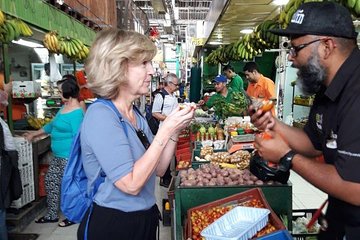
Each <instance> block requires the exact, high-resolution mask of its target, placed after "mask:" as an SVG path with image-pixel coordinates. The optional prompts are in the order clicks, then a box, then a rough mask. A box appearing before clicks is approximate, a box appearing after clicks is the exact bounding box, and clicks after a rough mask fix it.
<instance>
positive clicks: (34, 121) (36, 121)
mask: <svg viewBox="0 0 360 240" xmlns="http://www.w3.org/2000/svg"><path fill="white" fill-rule="evenodd" d="M26 121H27V122H28V124H29V125H30V127H32V128H34V129H36V130H38V129H40V128H42V127H43V126H44V125H46V124H47V123H49V122H51V118H48V117H46V118H36V117H34V116H31V115H28V116H27V117H26Z"/></svg>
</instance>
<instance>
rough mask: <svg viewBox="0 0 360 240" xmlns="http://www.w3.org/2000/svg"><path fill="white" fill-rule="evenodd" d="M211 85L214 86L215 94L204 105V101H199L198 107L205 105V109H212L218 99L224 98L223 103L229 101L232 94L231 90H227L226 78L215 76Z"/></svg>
mask: <svg viewBox="0 0 360 240" xmlns="http://www.w3.org/2000/svg"><path fill="white" fill-rule="evenodd" d="M213 83H214V85H215V91H216V93H215V94H214V95H212V96H211V97H210V98H209V100H207V101H206V103H205V101H204V100H200V101H199V104H200V105H205V106H206V107H207V108H211V107H213V106H214V105H215V103H216V102H217V101H218V100H219V99H223V98H224V99H225V102H230V101H231V94H232V92H233V89H231V88H227V86H226V83H227V78H226V77H225V76H224V75H217V76H216V77H215V79H214V81H213Z"/></svg>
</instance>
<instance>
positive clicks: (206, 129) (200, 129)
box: [190, 123, 225, 141]
mask: <svg viewBox="0 0 360 240" xmlns="http://www.w3.org/2000/svg"><path fill="white" fill-rule="evenodd" d="M190 129H191V132H192V133H193V134H195V135H196V141H207V140H211V141H216V140H224V139H225V136H224V129H222V128H221V127H220V125H216V126H215V127H214V125H213V124H210V123H192V124H191V126H190Z"/></svg>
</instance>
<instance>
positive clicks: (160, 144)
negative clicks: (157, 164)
mask: <svg viewBox="0 0 360 240" xmlns="http://www.w3.org/2000/svg"><path fill="white" fill-rule="evenodd" d="M154 141H155V142H157V143H158V144H159V146H160V147H162V146H164V143H163V141H161V140H158V139H156V138H154Z"/></svg>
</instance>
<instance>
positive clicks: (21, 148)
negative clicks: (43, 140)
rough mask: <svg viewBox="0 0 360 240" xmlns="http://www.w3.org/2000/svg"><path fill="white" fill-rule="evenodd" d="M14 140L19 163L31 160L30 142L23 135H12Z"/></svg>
mask: <svg viewBox="0 0 360 240" xmlns="http://www.w3.org/2000/svg"><path fill="white" fill-rule="evenodd" d="M14 142H15V148H16V150H17V151H18V155H19V165H20V164H22V163H29V162H33V150H32V144H31V143H29V142H28V141H27V140H26V139H25V138H23V137H14Z"/></svg>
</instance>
